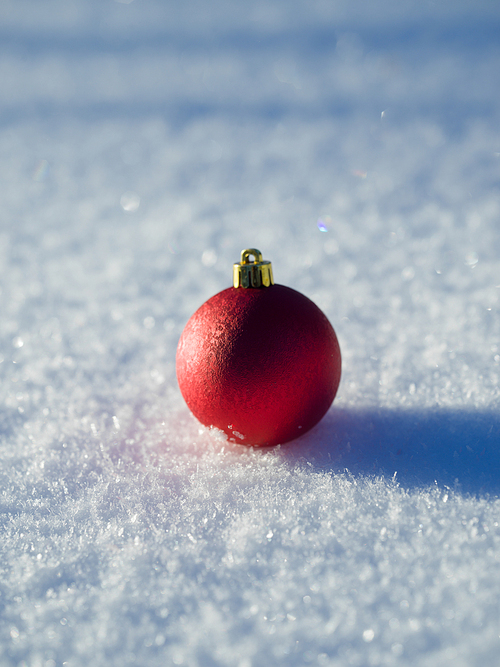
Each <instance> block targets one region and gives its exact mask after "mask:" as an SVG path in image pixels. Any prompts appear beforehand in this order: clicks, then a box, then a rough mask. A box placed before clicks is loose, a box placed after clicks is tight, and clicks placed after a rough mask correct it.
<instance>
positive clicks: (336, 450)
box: [283, 408, 500, 495]
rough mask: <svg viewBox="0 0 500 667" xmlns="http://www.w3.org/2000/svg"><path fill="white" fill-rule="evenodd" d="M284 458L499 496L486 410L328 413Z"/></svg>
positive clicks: (499, 430)
mask: <svg viewBox="0 0 500 667" xmlns="http://www.w3.org/2000/svg"><path fill="white" fill-rule="evenodd" d="M283 452H284V456H285V457H286V458H288V459H289V460H297V459H299V458H300V459H302V460H303V459H305V460H306V461H307V462H308V463H309V464H311V465H312V466H313V467H315V468H318V469H323V470H331V471H332V472H341V471H344V470H346V469H347V470H349V471H350V472H351V473H353V474H354V475H357V474H362V475H372V476H383V477H385V478H388V479H389V478H392V477H393V476H394V475H395V474H396V477H395V479H396V481H397V482H398V483H399V484H400V485H401V486H402V487H404V488H422V487H426V486H429V485H434V484H435V483H437V484H438V485H440V486H448V487H450V488H452V489H456V490H457V491H460V492H463V493H470V494H474V495H488V494H489V495H500V414H498V413H497V412H493V411H465V410H464V411H459V410H452V409H436V410H432V411H429V412H422V411H414V410H397V409H389V408H373V409H369V408H367V409H363V410H352V409H344V410H340V409H339V410H338V409H335V408H333V409H332V410H330V412H329V413H328V414H327V415H326V416H325V418H324V419H323V421H321V422H320V423H319V424H318V426H316V427H315V428H314V429H313V430H312V431H311V432H310V433H308V434H306V435H304V436H303V437H302V438H300V439H299V440H296V441H295V442H292V443H289V444H288V445H287V446H286V448H283Z"/></svg>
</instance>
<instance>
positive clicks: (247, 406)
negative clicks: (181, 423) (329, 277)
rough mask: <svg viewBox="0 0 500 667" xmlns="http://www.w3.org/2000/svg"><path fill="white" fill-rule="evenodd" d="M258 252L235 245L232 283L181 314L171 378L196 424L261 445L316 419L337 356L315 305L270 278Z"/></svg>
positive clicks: (325, 402)
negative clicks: (238, 254)
mask: <svg viewBox="0 0 500 667" xmlns="http://www.w3.org/2000/svg"><path fill="white" fill-rule="evenodd" d="M245 253H246V255H245ZM251 255H253V256H254V257H255V258H256V259H255V261H254V262H250V261H249V256H251ZM245 258H246V261H245ZM259 259H260V260H261V259H262V255H261V254H260V252H259V251H258V250H255V249H251V250H246V251H243V253H242V263H241V264H235V284H239V285H240V286H238V287H230V288H229V289H226V290H224V291H222V292H219V294H216V295H215V296H213V297H212V298H211V299H209V300H208V301H207V302H206V303H204V304H203V305H202V306H201V308H199V309H198V310H197V311H196V313H195V314H194V315H193V316H192V317H191V319H190V320H189V321H188V323H187V325H186V327H185V329H184V331H183V333H182V335H181V338H180V341H179V345H178V348H177V379H178V382H179V387H180V390H181V393H182V395H183V397H184V399H185V401H186V403H187V405H188V407H189V409H190V410H191V412H192V413H193V414H194V416H195V417H196V418H197V419H198V420H199V421H200V422H201V423H202V424H204V425H205V426H213V427H216V428H218V429H221V430H222V431H224V432H225V433H226V434H227V435H228V438H229V440H230V441H232V442H238V443H241V444H244V445H255V446H264V445H277V444H279V443H284V442H288V441H289V440H293V439H294V438H297V437H298V436H300V435H302V434H303V433H305V432H306V431H308V430H309V429H311V428H312V427H313V426H314V425H315V424H317V423H318V422H319V420H320V419H321V418H322V417H323V416H324V414H325V413H326V412H327V410H328V408H329V407H330V405H331V404H332V401H333V399H334V398H335V394H336V393H337V388H338V385H339V382H340V372H341V356H340V348H339V344H338V341H337V337H336V335H335V331H334V330H333V328H332V325H331V324H330V322H329V321H328V320H327V318H326V316H325V315H324V314H323V313H322V311H321V310H320V309H319V308H318V307H317V306H316V305H315V304H314V303H313V302H312V301H311V300H310V299H308V298H307V297H306V296H304V295H303V294H301V293H300V292H297V291H295V290H293V289H290V288H288V287H284V286H283V285H274V284H273V279H272V269H271V265H270V263H269V262H262V261H260V262H259ZM241 267H243V271H242V269H241ZM238 273H239V276H237V274H238ZM242 273H243V276H242ZM245 282H246V283H249V286H248V287H243V286H241V284H242V283H243V284H245ZM266 282H267V283H268V286H265V283H266ZM253 284H255V285H256V286H252V285H253Z"/></svg>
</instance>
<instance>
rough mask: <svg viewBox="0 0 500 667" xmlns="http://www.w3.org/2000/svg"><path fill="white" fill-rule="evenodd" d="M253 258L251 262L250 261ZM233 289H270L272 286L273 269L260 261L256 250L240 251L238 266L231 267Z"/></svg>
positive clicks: (267, 263)
mask: <svg viewBox="0 0 500 667" xmlns="http://www.w3.org/2000/svg"><path fill="white" fill-rule="evenodd" d="M250 257H253V258H254V259H253V261H251V260H250ZM233 285H234V287H243V288H247V287H271V285H274V278H273V267H272V265H271V262H268V261H267V260H263V259H262V253H261V251H260V250H257V248H247V249H246V250H242V251H241V262H240V264H234V265H233Z"/></svg>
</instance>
